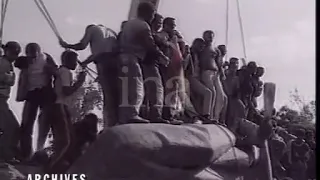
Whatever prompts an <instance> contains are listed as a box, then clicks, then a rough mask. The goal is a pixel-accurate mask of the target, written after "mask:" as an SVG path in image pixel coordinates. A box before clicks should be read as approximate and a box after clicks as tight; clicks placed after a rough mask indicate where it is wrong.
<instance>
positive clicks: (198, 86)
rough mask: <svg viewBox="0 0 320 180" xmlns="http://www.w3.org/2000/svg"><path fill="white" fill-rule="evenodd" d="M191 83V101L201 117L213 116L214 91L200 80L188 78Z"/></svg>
mask: <svg viewBox="0 0 320 180" xmlns="http://www.w3.org/2000/svg"><path fill="white" fill-rule="evenodd" d="M188 79H189V83H190V90H191V93H190V95H191V96H192V97H191V100H192V101H194V102H195V103H194V104H195V108H196V110H197V111H198V113H199V114H201V115H210V114H212V112H211V110H212V105H213V103H212V91H211V90H210V89H209V88H207V87H206V86H205V85H204V84H203V83H202V82H201V81H200V79H198V78H195V77H191V78H188Z"/></svg>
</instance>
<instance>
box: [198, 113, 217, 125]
mask: <svg viewBox="0 0 320 180" xmlns="http://www.w3.org/2000/svg"><path fill="white" fill-rule="evenodd" d="M199 118H201V121H202V122H203V124H218V123H219V121H218V120H216V119H211V118H210V115H203V116H200V117H199Z"/></svg>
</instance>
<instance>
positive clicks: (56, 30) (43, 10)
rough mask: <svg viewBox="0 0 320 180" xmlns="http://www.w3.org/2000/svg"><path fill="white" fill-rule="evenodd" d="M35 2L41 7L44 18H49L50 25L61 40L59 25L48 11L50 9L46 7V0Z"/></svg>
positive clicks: (36, 0)
mask: <svg viewBox="0 0 320 180" xmlns="http://www.w3.org/2000/svg"><path fill="white" fill-rule="evenodd" d="M34 2H35V4H36V5H37V7H38V8H39V10H40V12H41V13H42V15H43V16H44V18H45V19H46V20H47V22H48V24H49V26H50V27H51V29H52V31H53V32H54V34H55V35H56V37H57V38H58V39H59V40H61V39H62V38H61V35H60V33H59V31H58V28H57V26H56V25H55V23H54V21H53V20H52V18H51V16H50V13H49V11H48V9H47V8H46V6H45V4H44V2H43V1H42V0H34Z"/></svg>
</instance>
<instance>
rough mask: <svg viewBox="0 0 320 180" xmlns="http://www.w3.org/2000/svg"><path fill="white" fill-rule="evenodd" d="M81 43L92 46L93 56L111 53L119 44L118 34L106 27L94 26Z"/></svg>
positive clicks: (89, 28) (90, 27) (88, 30)
mask: <svg viewBox="0 0 320 180" xmlns="http://www.w3.org/2000/svg"><path fill="white" fill-rule="evenodd" d="M80 42H81V43H82V44H85V45H88V44H90V48H91V53H92V55H97V54H100V53H103V52H111V51H112V49H113V47H115V46H116V44H117V34H116V33H115V32H114V31H113V30H111V29H109V28H107V27H105V26H102V25H92V26H89V27H88V28H87V29H86V33H85V35H84V37H83V38H82V40H81V41H80Z"/></svg>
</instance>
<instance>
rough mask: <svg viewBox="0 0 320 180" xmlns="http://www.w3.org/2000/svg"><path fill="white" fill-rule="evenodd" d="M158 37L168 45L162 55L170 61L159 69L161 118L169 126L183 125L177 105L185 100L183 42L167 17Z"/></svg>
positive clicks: (172, 21) (174, 25)
mask: <svg viewBox="0 0 320 180" xmlns="http://www.w3.org/2000/svg"><path fill="white" fill-rule="evenodd" d="M159 37H160V39H161V41H163V42H166V43H167V44H169V46H168V47H167V48H165V49H164V53H165V54H166V55H167V56H168V57H169V59H170V63H169V64H168V66H167V67H163V66H161V67H160V73H161V76H162V79H163V86H164V97H165V98H164V107H163V116H162V117H163V118H164V119H167V120H169V121H170V123H171V124H176V125H179V124H182V123H183V121H181V120H178V116H179V114H180V112H181V110H179V104H180V105H183V104H184V100H185V97H184V96H185V90H184V89H185V85H184V75H183V64H182V60H183V57H182V55H183V54H184V50H185V42H184V40H183V37H182V36H181V34H180V33H179V32H178V31H177V30H176V20H175V19H174V18H172V17H167V18H165V19H164V20H163V27H162V31H161V32H160V33H159Z"/></svg>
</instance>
